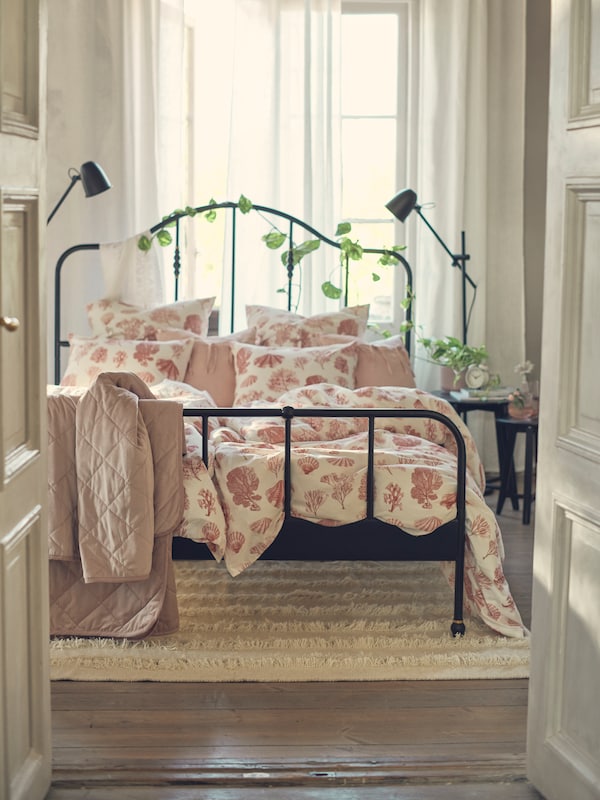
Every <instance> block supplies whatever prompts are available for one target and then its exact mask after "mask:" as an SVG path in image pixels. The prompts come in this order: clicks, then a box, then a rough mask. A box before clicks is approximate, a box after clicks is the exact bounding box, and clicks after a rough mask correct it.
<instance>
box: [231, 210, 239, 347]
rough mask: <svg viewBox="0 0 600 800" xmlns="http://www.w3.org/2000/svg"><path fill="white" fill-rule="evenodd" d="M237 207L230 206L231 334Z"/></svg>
mask: <svg viewBox="0 0 600 800" xmlns="http://www.w3.org/2000/svg"><path fill="white" fill-rule="evenodd" d="M236 211H237V206H236V205H232V206H231V296H230V298H229V299H230V304H231V305H230V310H229V316H230V319H229V330H230V332H231V333H233V330H234V328H235V320H234V314H235V266H236V265H235V255H236V238H237V215H236Z"/></svg>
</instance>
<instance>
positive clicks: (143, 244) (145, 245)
mask: <svg viewBox="0 0 600 800" xmlns="http://www.w3.org/2000/svg"><path fill="white" fill-rule="evenodd" d="M137 246H138V247H139V249H140V250H141V251H142V252H143V253H147V252H148V250H150V248H151V247H152V240H151V239H149V238H148V237H147V236H146V235H143V236H140V238H139V239H138V243H137Z"/></svg>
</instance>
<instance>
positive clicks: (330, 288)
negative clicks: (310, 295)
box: [321, 281, 342, 300]
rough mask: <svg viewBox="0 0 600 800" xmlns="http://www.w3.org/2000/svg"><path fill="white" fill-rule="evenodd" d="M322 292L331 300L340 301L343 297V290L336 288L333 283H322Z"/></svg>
mask: <svg viewBox="0 0 600 800" xmlns="http://www.w3.org/2000/svg"><path fill="white" fill-rule="evenodd" d="M321 291H322V292H323V294H324V295H325V297H328V298H329V299H330V300H339V299H340V297H341V296H342V290H341V289H340V288H338V287H337V286H334V285H333V283H331V281H325V283H322V284H321Z"/></svg>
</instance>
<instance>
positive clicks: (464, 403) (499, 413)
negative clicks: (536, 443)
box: [432, 392, 519, 509]
mask: <svg viewBox="0 0 600 800" xmlns="http://www.w3.org/2000/svg"><path fill="white" fill-rule="evenodd" d="M432 394H434V395H435V396H436V397H441V398H442V400H446V401H447V402H448V403H450V405H451V406H452V408H453V409H454V410H455V411H456V412H457V413H458V414H460V415H461V417H462V418H463V420H464V421H465V423H466V422H467V414H468V413H469V411H491V412H492V413H493V414H494V418H495V420H496V423H497V422H498V420H499V419H502V418H504V417H506V416H508V400H485V399H483V398H481V397H478V398H476V399H475V398H473V399H468V400H466V399H465V400H457V399H456V398H455V397H453V395H452V394H450V392H432ZM496 447H497V450H498V465H499V468H500V479H499V480H500V482H501V481H502V456H501V453H502V443H501V441H500V438H499V431H498V425H497V424H496ZM494 480H495V479H494ZM494 488H495V486H494V481H488V483H487V484H486V491H485V493H486V494H490V493H491V492H493V490H494ZM507 488H508V494H509V496H510V497H511V499H512V502H513V507H514V508H515V509H517V508H518V507H519V501H518V498H517V495H516V491H517V490H516V486H514V485H510V484H509V485H508V487H507Z"/></svg>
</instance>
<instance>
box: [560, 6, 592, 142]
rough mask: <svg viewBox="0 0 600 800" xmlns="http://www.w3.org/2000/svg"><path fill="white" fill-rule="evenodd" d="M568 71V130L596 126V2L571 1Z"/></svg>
mask: <svg viewBox="0 0 600 800" xmlns="http://www.w3.org/2000/svg"><path fill="white" fill-rule="evenodd" d="M570 24H571V41H570V51H571V59H570V68H569V97H568V102H569V123H568V127H569V128H580V127H588V126H592V125H600V55H599V54H600V47H595V46H593V42H592V37H596V38H597V37H600V2H598V0H573V2H572V4H571V20H570Z"/></svg>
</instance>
